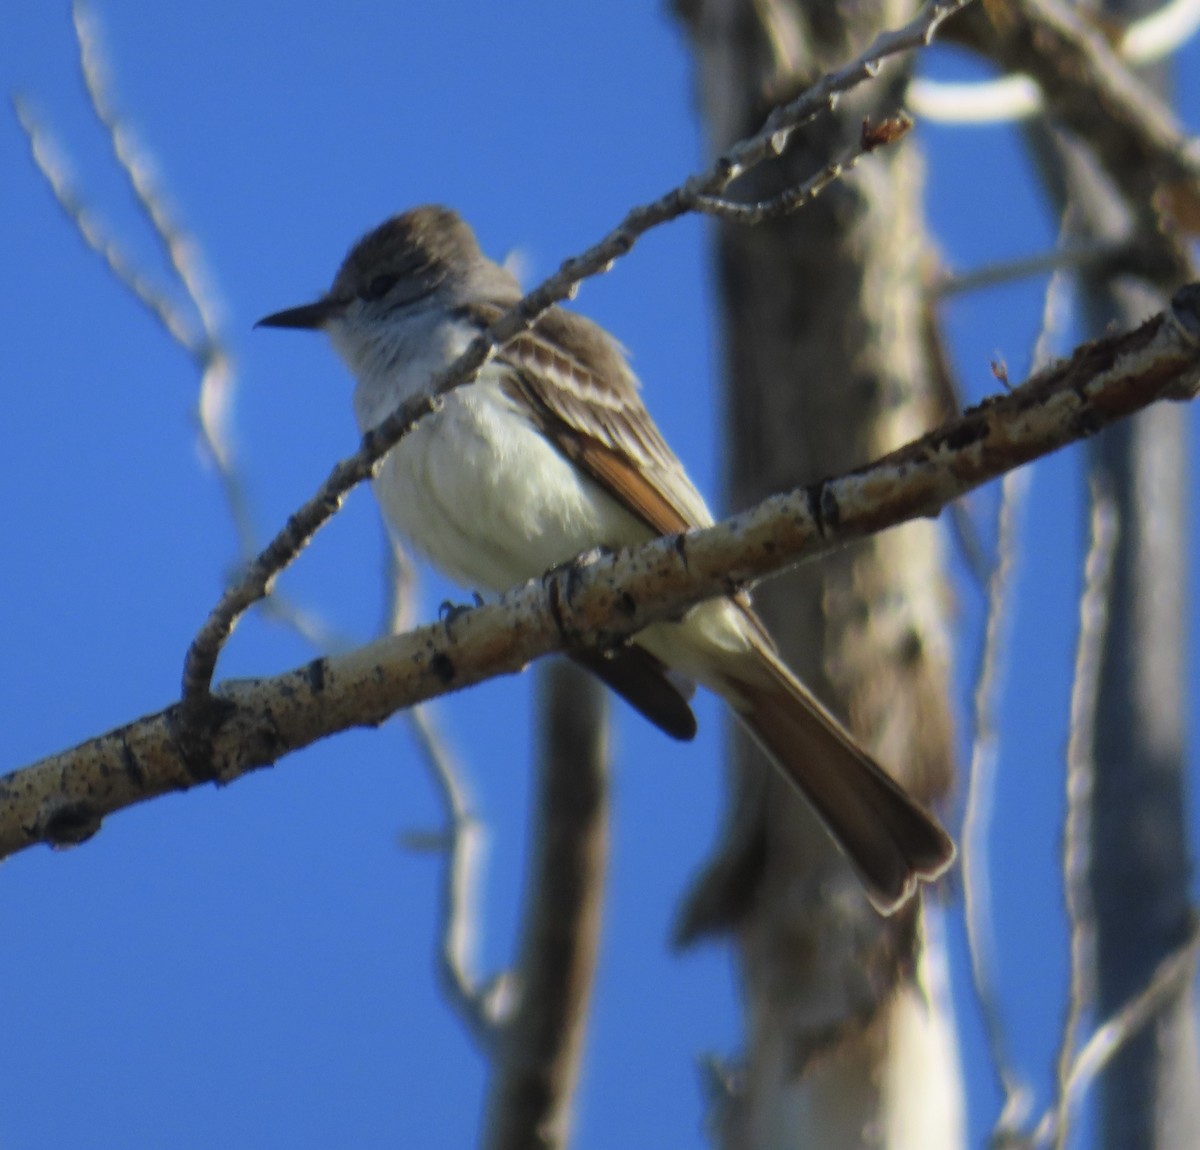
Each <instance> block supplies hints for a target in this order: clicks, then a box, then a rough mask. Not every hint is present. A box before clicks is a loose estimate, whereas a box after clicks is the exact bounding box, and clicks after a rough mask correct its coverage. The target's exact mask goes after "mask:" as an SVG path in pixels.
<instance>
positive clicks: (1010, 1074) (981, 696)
mask: <svg viewBox="0 0 1200 1150" xmlns="http://www.w3.org/2000/svg"><path fill="white" fill-rule="evenodd" d="M1028 489H1029V472H1028V471H1012V472H1009V473H1008V474H1007V475H1006V476H1005V477H1004V482H1003V484H1002V486H1001V499H1000V510H999V514H998V519H997V530H996V535H997V539H996V554H997V559H996V564H995V566H994V567H993V569H992V574H991V577H990V578H989V579H988V595H987V622H986V626H985V630H984V642H983V650H982V652H981V655H980V661H979V670H978V673H977V674H976V677H975V692H974V700H975V702H974V727H975V737H974V740H973V742H972V745H971V761H970V766H969V768H968V773H967V803H966V813H965V815H964V817H963V828H962V874H963V902H964V908H965V917H966V927H967V946H968V949H969V951H970V957H971V977H972V985H973V986H974V989H975V997H976V999H977V1001H978V1003H979V1011H980V1014H981V1016H982V1018H983V1025H984V1030H985V1032H986V1034H987V1041H988V1048H989V1050H990V1052H991V1057H992V1065H993V1067H994V1068H995V1071H996V1074H997V1077H998V1078H999V1081H1000V1087H1001V1091H1002V1093H1003V1095H1004V1101H1003V1104H1002V1106H1001V1108H1000V1114H999V1117H998V1118H997V1119H996V1124H995V1126H994V1128H993V1137H994V1138H996V1139H1001V1138H1004V1137H1007V1136H1009V1135H1011V1134H1012V1132H1014V1131H1016V1130H1019V1129H1020V1127H1021V1124H1022V1123H1023V1122H1024V1120H1025V1116H1026V1114H1027V1113H1028V1110H1029V1104H1030V1090H1029V1085H1028V1083H1027V1082H1026V1081H1025V1079H1024V1077H1023V1076H1022V1075H1021V1073H1020V1072H1019V1071H1018V1070H1017V1068H1016V1065H1015V1064H1014V1062H1013V1058H1012V1053H1011V1050H1010V1049H1009V1043H1008V1037H1007V1033H1006V1030H1005V1026H1004V1019H1003V1014H1002V1011H1001V1009H1000V1002H999V997H998V995H997V993H996V985H995V976H994V973H993V966H994V964H995V954H996V944H995V939H994V937H993V934H992V907H991V878H990V875H989V872H988V857H989V855H988V836H989V831H990V829H991V821H992V799H993V795H994V792H995V776H996V759H997V743H998V738H999V735H998V726H997V723H996V706H997V703H998V697H999V684H1000V680H1001V678H1002V674H1003V670H1002V668H1003V665H1004V652H1005V641H1006V639H1007V632H1008V627H1009V623H1010V615H1011V601H1010V591H1011V586H1012V574H1013V567H1014V565H1015V562H1016V554H1017V545H1016V535H1017V530H1018V523H1019V521H1020V513H1021V509H1022V508H1023V506H1024V503H1025V497H1026V494H1027V492H1028Z"/></svg>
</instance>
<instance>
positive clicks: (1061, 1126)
mask: <svg viewBox="0 0 1200 1150" xmlns="http://www.w3.org/2000/svg"><path fill="white" fill-rule="evenodd" d="M1091 510H1092V513H1091V542H1090V544H1089V546H1088V555H1087V560H1086V561H1085V564H1084V577H1083V594H1082V595H1081V596H1080V599H1079V638H1078V641H1077V643H1076V650H1075V674H1074V676H1073V678H1072V682H1071V724H1070V736H1069V738H1068V740H1067V817H1066V822H1065V825H1064V827H1063V895H1064V900H1065V902H1066V910H1067V921H1068V923H1069V924H1070V929H1071V980H1070V997H1069V1000H1068V1003H1067V1015H1066V1018H1064V1019H1063V1030H1062V1040H1061V1043H1060V1045H1059V1051H1058V1060H1057V1078H1058V1105H1057V1108H1056V1122H1055V1131H1054V1146H1055V1150H1063V1148H1064V1147H1065V1146H1066V1143H1067V1133H1068V1130H1069V1128H1070V1122H1069V1120H1070V1104H1071V1102H1072V1101H1073V1099H1072V1092H1071V1089H1070V1081H1071V1074H1072V1066H1073V1063H1074V1060H1075V1058H1076V1056H1077V1051H1076V1039H1077V1035H1078V1032H1079V1027H1080V1024H1081V1022H1082V1021H1083V1015H1084V1012H1085V1011H1086V1010H1087V1009H1088V1008H1089V1007H1090V1006H1091V1004H1092V1003H1093V1001H1094V999H1095V991H1096V987H1095V982H1096V979H1095V970H1094V963H1095V957H1094V953H1093V949H1094V947H1095V931H1096V926H1095V922H1094V920H1093V917H1092V909H1091V899H1090V897H1089V894H1088V870H1089V853H1090V849H1091V841H1090V837H1089V834H1088V828H1089V825H1090V823H1091V809H1090V808H1091V801H1092V790H1093V787H1094V783H1095V775H1094V773H1095V763H1094V761H1093V758H1092V751H1093V747H1092V738H1093V734H1094V724H1095V716H1096V706H1097V704H1098V701H1099V692H1100V666H1101V661H1102V658H1101V657H1102V654H1103V650H1104V638H1105V630H1106V628H1107V626H1108V603H1109V596H1110V594H1111V591H1112V566H1113V555H1114V552H1115V549H1116V534H1117V511H1116V507H1115V506H1114V504H1113V499H1112V494H1111V493H1110V492H1107V491H1103V490H1101V489H1100V488H1099V486H1098V485H1097V484H1096V483H1093V484H1092V488H1091Z"/></svg>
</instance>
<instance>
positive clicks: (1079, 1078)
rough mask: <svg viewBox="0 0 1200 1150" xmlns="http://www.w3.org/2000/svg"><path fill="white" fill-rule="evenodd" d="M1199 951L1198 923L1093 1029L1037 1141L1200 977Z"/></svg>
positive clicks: (1042, 1123)
mask: <svg viewBox="0 0 1200 1150" xmlns="http://www.w3.org/2000/svg"><path fill="white" fill-rule="evenodd" d="M1198 954H1200V931H1197V930H1196V929H1193V931H1192V935H1191V937H1190V938H1189V939H1188V940H1187V941H1186V942H1185V943H1183V945H1182V946H1180V947H1179V948H1178V949H1177V950H1175V951H1173V952H1172V953H1171V954H1169V955H1167V957H1166V958H1164V959H1163V960H1162V962H1160V963H1159V964H1158V966H1157V967H1156V968H1155V970H1154V974H1153V976H1152V977H1151V978H1150V980H1149V981H1148V982H1147V983H1146V985H1145V986H1144V987H1142V989H1141V990H1139V991H1138V993H1137V994H1135V995H1133V996H1132V997H1131V998H1130V999H1129V1001H1128V1002H1126V1003H1125V1005H1124V1006H1122V1007H1121V1008H1120V1009H1119V1010H1118V1011H1117V1012H1116V1013H1115V1014H1113V1015H1111V1016H1110V1017H1109V1018H1108V1019H1107V1020H1106V1021H1105V1022H1104V1023H1103V1024H1102V1025H1101V1026H1098V1027H1097V1028H1096V1029H1095V1030H1094V1031H1093V1032H1092V1034H1091V1036H1090V1037H1089V1038H1088V1040H1087V1042H1085V1043H1084V1044H1083V1046H1082V1047H1081V1048H1080V1050H1079V1053H1078V1054H1077V1055H1076V1056H1075V1058H1074V1060H1073V1061H1072V1063H1071V1069H1070V1072H1069V1073H1068V1075H1067V1077H1066V1081H1065V1083H1064V1088H1063V1090H1062V1093H1061V1094H1060V1095H1059V1097H1058V1098H1057V1099H1056V1102H1055V1106H1054V1107H1052V1108H1051V1109H1049V1110H1047V1111H1046V1113H1045V1114H1043V1115H1042V1118H1041V1120H1040V1121H1039V1122H1038V1125H1037V1128H1036V1129H1035V1131H1034V1133H1033V1137H1032V1142H1033V1144H1034V1145H1036V1146H1044V1145H1047V1144H1048V1143H1049V1141H1050V1139H1051V1138H1053V1137H1054V1136H1055V1133H1056V1127H1057V1126H1058V1124H1059V1123H1060V1122H1062V1121H1063V1120H1064V1119H1065V1116H1066V1115H1068V1114H1070V1113H1072V1112H1073V1111H1074V1110H1075V1108H1076V1107H1077V1106H1078V1105H1079V1102H1080V1100H1081V1099H1082V1098H1083V1096H1084V1095H1085V1094H1086V1093H1087V1091H1088V1090H1089V1088H1090V1087H1091V1085H1092V1083H1093V1082H1095V1080H1096V1078H1097V1077H1098V1075H1099V1074H1100V1073H1101V1071H1103V1070H1104V1068H1105V1067H1106V1066H1107V1065H1108V1064H1109V1063H1110V1062H1111V1061H1112V1060H1113V1058H1114V1057H1115V1056H1116V1055H1117V1054H1119V1053H1120V1051H1121V1049H1122V1048H1123V1047H1124V1046H1125V1045H1127V1044H1128V1043H1129V1042H1130V1041H1131V1040H1132V1039H1134V1038H1135V1037H1137V1035H1138V1034H1139V1033H1140V1032H1141V1030H1142V1028H1143V1027H1145V1026H1146V1025H1147V1024H1148V1023H1150V1022H1152V1021H1153V1020H1154V1018H1155V1017H1156V1016H1157V1015H1158V1014H1159V1013H1161V1012H1162V1011H1163V1010H1164V1009H1166V1007H1167V1006H1169V1005H1170V1004H1171V1002H1172V1001H1173V1000H1174V999H1175V997H1176V996H1177V995H1179V994H1180V993H1182V992H1183V990H1184V989H1185V988H1186V987H1187V986H1188V985H1189V983H1190V982H1191V981H1192V979H1193V978H1194V977H1195V974H1196V959H1197V955H1198Z"/></svg>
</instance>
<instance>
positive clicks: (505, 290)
mask: <svg viewBox="0 0 1200 1150" xmlns="http://www.w3.org/2000/svg"><path fill="white" fill-rule="evenodd" d="M520 298H521V291H520V288H519V287H518V285H517V282H516V280H515V279H514V277H513V276H512V275H510V274H509V272H508V271H506V270H505V269H504V268H502V267H501V266H500V265H499V264H496V263H493V262H492V261H491V260H489V259H488V258H487V257H486V256H484V255H483V254H482V253H481V252H480V250H479V246H478V244H477V243H476V240H475V236H474V233H473V232H472V231H471V229H470V228H469V227H468V226H467V225H466V224H465V223H464V222H463V221H462V220H461V219H459V217H458V216H457V215H455V214H454V213H453V212H451V211H449V210H447V209H446V208H441V207H420V208H414V209H413V210H412V211H409V212H405V213H404V214H403V215H400V216H396V217H395V218H394V219H390V220H388V221H387V222H386V223H385V224H382V225H381V226H380V227H378V228H376V229H375V230H374V231H373V232H371V233H370V234H369V235H367V236H365V237H363V239H361V240H360V241H359V242H358V243H357V244H355V246H354V248H353V249H352V250H351V252H350V254H349V255H348V256H347V257H346V260H345V262H344V263H343V264H342V266H341V269H340V270H339V271H338V273H337V277H336V278H335V279H334V281H333V287H332V288H331V289H330V290H329V293H328V294H327V295H325V296H323V297H322V298H321V299H319V300H317V301H316V302H315V303H310V304H306V305H305V306H303V307H297V308H293V309H291V310H289V311H281V312H277V313H276V314H274V315H270V316H267V317H266V318H265V319H263V320H260V321H259V324H260V326H266V327H290V328H310V329H320V330H322V331H324V332H325V333H326V335H328V336H329V338H330V340H331V341H332V342H333V346H334V348H335V349H336V350H337V352H338V354H339V355H340V356H341V357H342V359H343V360H345V362H346V365H347V366H348V367H349V368H350V371H351V372H352V373H353V375H354V377H355V379H356V380H357V386H356V388H355V390H354V411H355V414H356V415H357V417H358V424H359V427H360V428H361V429H362V430H363V431H366V430H368V429H369V428H371V427H374V426H375V425H376V424H378V423H380V422H381V421H382V420H383V419H384V417H385V416H387V415H388V414H389V413H390V412H392V411H393V410H395V408H396V407H398V406H399V404H400V403H401V402H403V401H404V400H406V399H408V398H409V397H410V396H413V395H417V394H421V393H422V392H423V391H425V390H426V389H427V388H428V387H429V385H430V377H431V376H432V375H433V374H434V373H435V372H436V371H438V370H439V369H441V368H444V367H446V366H447V365H448V364H449V363H450V362H451V361H452V360H453V359H455V358H456V357H457V356H458V355H459V354H460V353H461V352H463V351H464V350H465V349H466V347H467V346H468V344H470V343H471V341H472V340H473V339H474V338H475V337H476V336H477V335H479V334H480V333H481V332H482V331H483V329H484V328H485V327H486V326H487V325H488V324H490V323H492V322H493V321H495V320H496V319H497V318H498V317H499V316H500V315H502V314H503V313H504V312H505V311H507V310H508V309H509V308H511V307H512V306H513V305H514V304H516V302H517V301H518V300H519V299H520ZM375 496H376V498H377V499H378V500H379V503H380V506H381V507H382V508H383V513H384V516H385V518H386V519H387V521H388V523H389V525H390V527H391V528H392V529H393V530H395V531H396V532H397V533H398V534H399V535H401V536H402V537H404V538H406V539H408V540H410V541H411V542H412V543H413V544H415V545H416V547H417V548H418V549H419V550H421V551H423V552H424V553H425V555H427V556H428V557H429V559H431V560H432V561H433V563H434V564H435V565H436V566H438V567H440V568H441V569H442V570H443V571H444V572H446V574H448V575H449V576H451V577H452V578H454V579H455V580H457V581H458V582H460V583H462V584H463V585H465V586H467V587H471V588H479V589H483V590H487V591H493V592H500V591H505V590H507V589H508V588H510V587H513V586H515V585H516V584H519V583H522V582H524V581H525V580H528V579H531V578H535V577H537V576H539V575H542V574H544V573H545V572H546V571H548V570H549V569H551V568H552V567H555V566H558V565H560V564H562V563H565V562H567V561H568V560H570V559H573V558H574V557H575V556H577V555H579V554H580V553H582V552H585V551H588V550H591V549H593V548H595V547H598V546H604V547H608V548H618V547H624V546H630V545H634V544H638V543H643V542H645V541H646V540H649V539H651V538H653V537H654V536H656V535H663V534H670V533H673V532H678V531H687V530H689V529H691V528H694V527H705V526H707V525H709V524H711V523H712V522H713V518H712V515H711V514H710V513H709V510H708V508H707V507H706V506H705V503H704V500H703V499H702V498H701V497H700V495H699V493H698V492H697V491H696V489H695V488H694V487H693V486H692V484H691V482H690V481H689V480H688V477H687V475H686V473H685V472H684V469H683V466H682V464H680V462H679V460H678V459H676V458H675V456H674V455H673V454H672V452H671V449H670V448H669V447H668V446H667V444H666V443H665V442H664V440H663V438H662V436H661V435H660V434H659V432H658V429H657V428H656V427H655V426H654V422H653V421H652V420H651V418H650V416H649V414H648V413H647V411H646V409H645V408H644V407H643V406H642V401H641V398H640V396H639V395H638V382H637V380H636V379H635V377H634V375H633V373H632V372H631V371H630V369H629V366H628V364H627V363H626V362H625V358H624V356H623V354H622V352H621V349H620V347H619V346H618V345H617V343H616V342H615V341H614V340H612V339H611V338H610V337H609V336H608V334H607V333H606V332H604V331H603V330H602V329H601V328H599V327H597V326H596V325H595V324H593V323H591V322H590V321H589V320H586V319H584V318H583V317H582V316H578V315H575V314H573V313H572V312H569V311H564V310H563V309H561V308H557V307H555V308H551V309H550V310H549V311H548V312H546V314H545V315H543V316H542V318H541V319H540V320H538V322H537V324H536V325H535V326H534V327H533V329H532V330H531V331H529V332H526V333H525V334H524V335H520V336H518V337H517V338H516V339H514V340H512V341H510V342H509V343H508V344H506V345H505V346H504V347H503V348H501V349H500V350H499V351H498V352H497V353H496V355H495V357H494V358H493V359H492V360H491V361H490V362H489V363H488V364H486V365H485V366H484V368H483V369H482V370H481V371H480V372H479V375H478V377H477V378H476V379H475V381H474V382H472V383H469V384H466V385H465V386H462V387H459V388H456V389H454V390H453V391H450V392H449V393H448V394H447V395H446V396H445V403H444V405H443V407H442V408H441V410H440V411H438V412H437V413H436V414H434V415H432V416H430V417H428V418H426V419H425V420H423V421H422V422H421V423H419V424H418V425H417V426H416V427H415V428H414V429H413V431H411V432H410V433H409V434H408V435H407V436H405V437H404V438H403V439H402V440H401V441H400V442H399V443H398V444H397V445H396V446H395V447H394V448H393V449H392V451H391V452H390V453H389V454H388V456H387V457H386V459H385V460H384V462H383V465H382V467H381V468H380V470H379V474H378V476H377V478H376V479H375ZM573 657H575V658H577V659H579V661H580V662H582V663H583V664H584V665H585V666H587V667H588V668H589V669H590V670H592V671H593V672H595V673H596V674H597V675H599V676H600V678H602V679H603V680H604V681H605V682H606V683H608V684H609V686H611V687H612V688H613V689H614V690H616V691H617V692H618V693H619V694H621V695H622V696H623V697H625V698H626V699H627V700H628V701H629V702H630V703H631V704H632V705H633V706H634V707H636V708H637V709H638V710H639V711H641V712H642V713H643V714H644V715H645V716H646V717H647V718H649V719H650V720H651V721H652V722H654V723H655V724H657V725H658V726H659V727H661V728H662V729H663V730H664V731H666V732H667V733H668V734H670V735H672V736H674V737H675V738H682V739H688V738H691V737H692V735H693V734H694V733H695V730H696V724H695V719H694V717H693V716H692V713H691V709H690V707H689V706H688V694H690V691H688V690H687V689H686V688H685V687H683V686H681V683H680V680H681V679H682V680H686V681H688V682H689V683H691V682H699V683H702V684H703V685H704V686H706V687H708V688H709V689H710V690H713V691H716V692H717V694H719V695H720V696H721V697H722V698H723V699H724V700H725V701H726V702H727V703H728V704H729V705H730V706H731V707H732V708H733V710H734V713H735V714H736V715H737V716H738V718H739V719H741V721H742V722H743V723H745V724H746V726H747V727H748V728H749V729H750V731H751V732H752V733H753V734H754V736H755V737H756V739H757V740H758V742H759V743H760V744H761V745H762V747H763V748H764V749H765V750H766V752H767V753H768V754H769V755H770V757H771V758H772V759H773V760H774V761H775V763H776V764H777V766H778V767H779V768H780V770H781V771H782V772H783V773H784V775H785V776H786V777H787V778H788V779H789V780H791V782H792V783H794V784H795V786H796V787H797V788H798V789H799V791H800V792H801V794H803V795H804V797H805V798H806V799H807V800H808V801H809V802H810V803H811V804H812V806H813V808H814V809H815V810H816V812H817V813H818V814H819V815H820V816H821V818H822V820H823V821H824V823H825V825H826V826H827V827H828V828H829V830H830V832H831V833H832V835H833V837H834V838H835V839H836V840H837V842H838V843H839V844H840V846H841V847H842V849H843V850H844V851H845V853H846V854H847V855H848V856H849V858H850V861H851V862H852V863H853V864H854V866H855V867H856V869H857V871H858V873H859V875H860V876H861V877H862V879H863V881H864V883H865V885H866V888H867V891H868V893H869V894H870V897H871V900H872V902H874V903H875V905H876V906H877V907H878V908H879V909H880V910H881V911H884V912H889V911H892V910H894V909H896V908H897V907H898V906H900V905H901V904H902V903H903V902H904V901H905V900H906V899H907V898H908V897H909V896H910V895H911V894H912V893H913V891H914V890H915V889H916V885H917V881H918V880H919V879H925V880H929V879H933V878H936V877H937V876H938V875H939V874H941V873H942V872H943V871H944V870H945V869H946V867H947V866H949V864H950V862H951V861H952V859H953V857H954V845H953V843H952V842H951V841H950V839H949V837H948V836H947V834H946V833H945V831H943V830H942V828H941V827H940V826H939V825H938V824H937V822H936V821H934V819H932V818H931V817H930V816H929V815H928V814H926V813H925V811H923V810H922V809H921V808H920V807H919V806H918V805H917V804H916V803H915V802H914V801H913V800H912V799H911V798H910V797H909V796H908V794H907V793H906V792H905V791H904V790H903V789H902V788H901V787H900V786H899V785H898V784H897V783H895V782H894V781H893V780H892V779H891V778H889V777H888V776H887V775H886V774H885V773H884V772H883V771H882V770H881V769H880V768H879V767H878V766H877V765H876V764H875V763H874V762H873V761H872V760H871V758H870V757H869V756H868V755H867V753H866V752H865V751H864V750H863V749H862V748H861V747H859V746H858V744H857V743H856V742H855V741H854V739H853V738H852V737H851V736H850V735H849V734H848V733H847V732H846V731H845V729H844V728H843V727H842V726H841V725H840V724H839V723H838V722H837V720H836V719H834V718H833V716H832V715H830V714H829V712H828V711H826V710H825V708H824V707H822V706H821V704H820V703H818V702H817V700H816V699H814V698H813V696H812V695H811V694H810V693H809V692H808V690H807V689H806V688H805V687H804V686H803V684H801V683H800V682H799V681H797V679H796V678H795V676H794V675H792V674H791V672H790V671H788V669H787V668H786V667H785V666H784V665H783V663H782V662H781V661H780V659H779V656H778V655H777V654H776V653H775V648H774V646H773V644H772V643H771V640H770V638H769V637H768V635H767V633H766V630H765V628H764V627H763V625H762V623H761V622H760V621H759V619H758V617H757V616H756V615H755V614H754V612H753V611H752V610H751V608H750V605H749V601H748V599H747V598H746V597H744V596H737V597H734V598H727V599H717V600H713V601H711V602H708V603H704V604H702V605H700V606H699V607H696V608H695V609H693V610H692V611H690V612H688V614H687V615H686V616H685V617H684V618H683V619H682V620H681V621H680V622H673V623H658V624H655V625H653V626H651V627H647V628H646V629H645V630H644V631H641V632H640V633H639V634H638V635H637V636H635V638H634V639H633V641H632V643H630V644H629V645H628V646H626V647H624V648H622V649H620V650H618V651H614V652H608V653H600V652H595V653H586V654H575V655H574V656H573ZM668 671H669V672H670V674H668V673H667V672H668Z"/></svg>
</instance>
